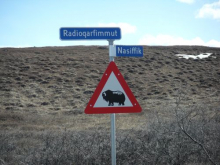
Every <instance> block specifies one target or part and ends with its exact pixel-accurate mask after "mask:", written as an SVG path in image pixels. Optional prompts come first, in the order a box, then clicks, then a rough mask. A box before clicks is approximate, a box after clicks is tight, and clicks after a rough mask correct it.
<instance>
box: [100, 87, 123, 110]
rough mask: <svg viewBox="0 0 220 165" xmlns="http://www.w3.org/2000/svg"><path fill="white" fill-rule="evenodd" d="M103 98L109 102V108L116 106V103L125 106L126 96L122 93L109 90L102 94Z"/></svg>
mask: <svg viewBox="0 0 220 165" xmlns="http://www.w3.org/2000/svg"><path fill="white" fill-rule="evenodd" d="M102 97H103V99H104V100H105V101H107V102H108V106H114V103H118V105H125V104H124V103H125V95H124V93H123V92H121V91H111V90H107V91H105V92H103V93H102Z"/></svg>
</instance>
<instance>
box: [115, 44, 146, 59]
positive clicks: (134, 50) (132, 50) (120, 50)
mask: <svg viewBox="0 0 220 165" xmlns="http://www.w3.org/2000/svg"><path fill="white" fill-rule="evenodd" d="M116 56H118V57H143V46H124V45H123V46H122V45H120V46H119V45H116Z"/></svg>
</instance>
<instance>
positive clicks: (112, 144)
mask: <svg viewBox="0 0 220 165" xmlns="http://www.w3.org/2000/svg"><path fill="white" fill-rule="evenodd" d="M108 42H109V61H110V62H111V61H114V57H113V56H112V53H113V52H112V51H113V43H114V40H109V41H108ZM115 140H116V135H115V113H113V114H111V157H112V165H116V143H115Z"/></svg>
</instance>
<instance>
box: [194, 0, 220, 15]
mask: <svg viewBox="0 0 220 165" xmlns="http://www.w3.org/2000/svg"><path fill="white" fill-rule="evenodd" d="M205 17H211V18H213V19H220V0H219V1H218V2H214V3H211V4H205V5H203V6H202V8H201V9H200V10H199V11H198V13H197V15H196V18H205Z"/></svg>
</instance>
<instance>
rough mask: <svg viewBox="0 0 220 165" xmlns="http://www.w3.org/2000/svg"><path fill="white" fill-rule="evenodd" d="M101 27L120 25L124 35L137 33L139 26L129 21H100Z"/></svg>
mask: <svg viewBox="0 0 220 165" xmlns="http://www.w3.org/2000/svg"><path fill="white" fill-rule="evenodd" d="M98 26H99V27H120V28H121V32H122V35H124V34H129V33H135V32H136V30H137V27H136V26H134V25H131V24H128V23H99V24H98Z"/></svg>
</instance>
